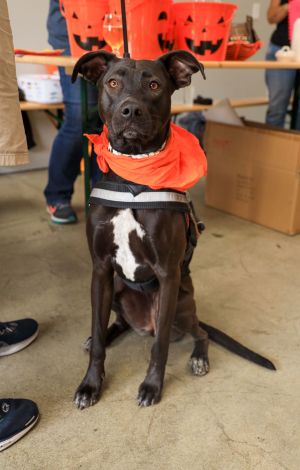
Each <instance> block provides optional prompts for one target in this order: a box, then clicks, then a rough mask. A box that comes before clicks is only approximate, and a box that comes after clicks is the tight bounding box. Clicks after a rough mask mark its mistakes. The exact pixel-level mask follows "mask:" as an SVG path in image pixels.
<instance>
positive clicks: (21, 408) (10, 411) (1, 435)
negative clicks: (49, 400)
mask: <svg viewBox="0 0 300 470" xmlns="http://www.w3.org/2000/svg"><path fill="white" fill-rule="evenodd" d="M38 419H39V410H38V407H37V405H36V403H34V402H33V401H31V400H24V399H17V400H14V399H10V398H8V399H0V451H2V450H4V449H6V448H7V447H9V446H11V445H12V444H14V443H15V442H17V441H18V440H19V439H21V437H23V436H24V435H25V434H27V433H28V432H29V431H30V429H31V428H33V426H34V425H35V424H36V423H37V421H38Z"/></svg>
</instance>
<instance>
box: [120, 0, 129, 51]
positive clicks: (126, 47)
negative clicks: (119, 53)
mask: <svg viewBox="0 0 300 470" xmlns="http://www.w3.org/2000/svg"><path fill="white" fill-rule="evenodd" d="M121 12H122V28H123V42H124V54H123V57H124V58H125V57H130V54H129V51H128V36H127V21H126V7H125V0H121Z"/></svg>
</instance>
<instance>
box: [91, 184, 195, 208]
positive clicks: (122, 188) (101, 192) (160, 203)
mask: <svg viewBox="0 0 300 470" xmlns="http://www.w3.org/2000/svg"><path fill="white" fill-rule="evenodd" d="M90 203H93V204H101V205H103V206H108V207H116V208H120V209H124V208H129V209H168V210H176V211H180V212H189V210H190V209H189V203H190V197H189V194H188V193H185V192H184V193H183V192H180V191H174V190H169V189H162V190H152V189H150V188H149V187H145V186H139V185H133V184H125V183H122V184H118V183H111V182H105V181H104V182H101V181H100V182H98V183H97V184H96V186H95V187H94V188H93V190H92V192H91V196H90Z"/></svg>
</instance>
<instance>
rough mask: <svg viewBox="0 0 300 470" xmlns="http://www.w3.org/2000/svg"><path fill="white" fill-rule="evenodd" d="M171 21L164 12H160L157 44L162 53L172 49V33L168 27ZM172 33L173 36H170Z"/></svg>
mask: <svg viewBox="0 0 300 470" xmlns="http://www.w3.org/2000/svg"><path fill="white" fill-rule="evenodd" d="M170 23H171V20H170V19H169V18H168V13H167V12H166V11H161V12H160V14H159V16H158V31H159V33H158V37H157V39H158V44H159V47H160V49H161V51H162V52H168V51H171V50H172V49H173V47H174V39H173V38H174V31H172V28H171V26H170ZM172 32H173V34H172Z"/></svg>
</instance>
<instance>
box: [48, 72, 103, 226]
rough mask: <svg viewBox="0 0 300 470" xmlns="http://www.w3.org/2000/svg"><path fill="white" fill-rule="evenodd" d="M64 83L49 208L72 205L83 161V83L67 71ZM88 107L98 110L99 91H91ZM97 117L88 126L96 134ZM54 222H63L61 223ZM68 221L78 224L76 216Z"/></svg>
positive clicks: (93, 116)
mask: <svg viewBox="0 0 300 470" xmlns="http://www.w3.org/2000/svg"><path fill="white" fill-rule="evenodd" d="M60 81H61V86H62V90H63V96H64V104H65V114H64V122H63V124H62V126H61V128H60V129H59V131H58V133H57V136H56V138H55V140H54V143H53V146H52V151H51V156H50V162H49V173H48V184H47V186H46V188H45V196H46V200H47V204H48V206H52V207H56V206H57V205H63V206H64V205H65V206H68V205H69V204H70V201H71V197H72V194H73V189H74V188H73V187H74V182H75V179H76V177H77V175H78V174H79V171H80V161H81V158H82V121H81V101H80V81H78V82H76V83H75V84H72V83H71V77H70V76H69V75H66V73H65V71H64V70H63V69H61V70H60ZM88 103H89V109H92V108H93V107H96V106H97V89H96V88H95V87H92V86H91V85H90V86H89V87H88ZM96 116H97V114H96V113H91V118H90V119H89V123H88V125H89V127H91V128H93V130H95V129H96V127H98V132H99V126H100V121H99V119H98V118H96ZM97 124H98V126H97ZM52 220H53V217H52ZM54 221H57V222H60V220H54ZM68 221H69V222H74V221H76V216H75V213H74V212H73V217H71V220H68V219H67V218H66V220H65V221H61V222H62V223H67V222H68Z"/></svg>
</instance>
